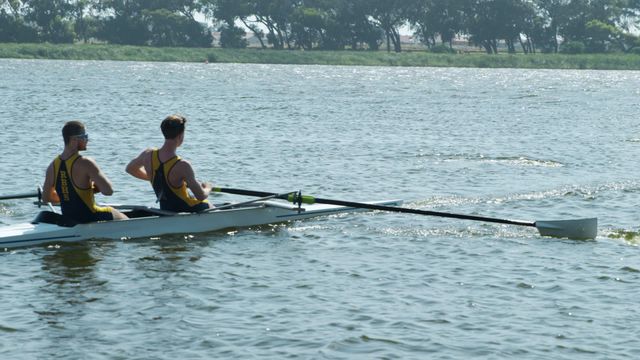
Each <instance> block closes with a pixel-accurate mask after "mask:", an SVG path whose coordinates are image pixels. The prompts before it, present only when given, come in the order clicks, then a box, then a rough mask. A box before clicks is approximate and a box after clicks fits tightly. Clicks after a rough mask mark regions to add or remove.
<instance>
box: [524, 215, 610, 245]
mask: <svg viewBox="0 0 640 360" xmlns="http://www.w3.org/2000/svg"><path fill="white" fill-rule="evenodd" d="M535 225H536V228H538V231H539V232H540V235H542V236H552V237H559V238H569V239H575V240H587V239H595V238H596V235H598V219H597V218H588V219H576V220H550V221H536V223H535Z"/></svg>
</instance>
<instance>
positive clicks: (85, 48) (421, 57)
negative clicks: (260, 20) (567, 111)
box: [0, 43, 640, 70]
mask: <svg viewBox="0 0 640 360" xmlns="http://www.w3.org/2000/svg"><path fill="white" fill-rule="evenodd" d="M0 58H15V59H66V60H120V61H125V60H127V61H174V62H205V61H208V62H210V63H213V62H220V63H263V64H320V65H366V66H434V67H480V68H531V69H599V70H640V55H633V54H589V55H564V54H531V55H524V54H515V55H509V54H498V55H487V54H482V53H472V54H434V53H427V52H424V51H420V52H403V53H398V54H396V53H387V52H385V51H376V52H369V51H287V50H271V49H269V50H261V49H219V48H215V49H214V48H208V49H207V48H154V47H146V46H122V45H80V44H77V45H53V44H7V43H3V44H0Z"/></svg>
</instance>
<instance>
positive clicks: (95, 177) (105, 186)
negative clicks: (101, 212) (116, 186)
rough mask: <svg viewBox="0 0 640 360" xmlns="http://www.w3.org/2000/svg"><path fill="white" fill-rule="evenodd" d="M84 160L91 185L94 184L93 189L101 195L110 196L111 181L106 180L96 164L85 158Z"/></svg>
mask: <svg viewBox="0 0 640 360" xmlns="http://www.w3.org/2000/svg"><path fill="white" fill-rule="evenodd" d="M85 160H86V166H87V173H88V175H89V180H90V181H91V184H92V185H93V183H95V187H97V189H98V190H99V191H100V192H101V193H102V194H103V195H107V196H109V195H112V194H113V187H112V186H111V181H109V179H107V177H106V176H105V175H104V173H103V172H102V171H101V170H100V168H99V167H98V164H96V162H95V161H93V159H89V158H85Z"/></svg>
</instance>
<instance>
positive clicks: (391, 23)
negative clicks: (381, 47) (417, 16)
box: [368, 0, 407, 52]
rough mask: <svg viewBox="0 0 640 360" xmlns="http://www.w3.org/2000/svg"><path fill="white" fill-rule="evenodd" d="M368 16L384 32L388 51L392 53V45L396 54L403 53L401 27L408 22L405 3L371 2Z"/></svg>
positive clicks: (397, 0) (391, 0) (374, 0)
mask: <svg viewBox="0 0 640 360" xmlns="http://www.w3.org/2000/svg"><path fill="white" fill-rule="evenodd" d="M368 4H369V9H368V10H369V11H368V15H369V16H370V17H371V19H372V20H373V23H374V24H375V25H377V26H378V27H380V29H382V31H384V36H385V39H386V42H387V51H388V52H391V45H392V44H393V50H394V51H395V52H401V51H402V47H401V45H400V30H399V28H400V26H402V25H403V24H404V23H405V22H406V21H407V15H406V10H407V7H404V6H403V4H404V1H402V0H370V1H369V3H368Z"/></svg>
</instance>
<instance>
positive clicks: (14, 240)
mask: <svg viewBox="0 0 640 360" xmlns="http://www.w3.org/2000/svg"><path fill="white" fill-rule="evenodd" d="M372 203H374V204H380V205H391V206H399V205H401V204H402V201H401V200H390V201H381V202H372ZM302 209H303V211H298V209H297V207H293V206H291V205H289V204H283V203H281V202H276V201H264V202H260V203H254V204H251V205H250V206H243V207H239V208H230V209H223V210H216V211H211V212H206V213H196V214H187V213H181V214H177V215H172V216H160V215H151V214H149V216H144V217H137V218H133V219H128V220H114V221H102V222H95V223H88V224H77V225H75V226H71V227H68V226H60V225H56V224H51V223H45V222H39V223H26V224H16V225H9V226H6V227H3V228H0V249H3V248H4V249H8V248H15V247H23V246H34V245H40V244H52V243H65V242H77V241H83V240H88V239H123V238H145V237H154V236H160V235H168V234H196V233H202V232H209V231H217V230H222V229H229V228H240V227H248V226H256V225H264V224H274V223H279V222H286V221H291V220H301V219H308V218H312V217H316V216H323V215H330V214H335V213H341V212H351V211H357V210H361V209H354V208H348V207H343V206H335V205H323V204H314V205H305V206H304V207H302Z"/></svg>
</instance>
